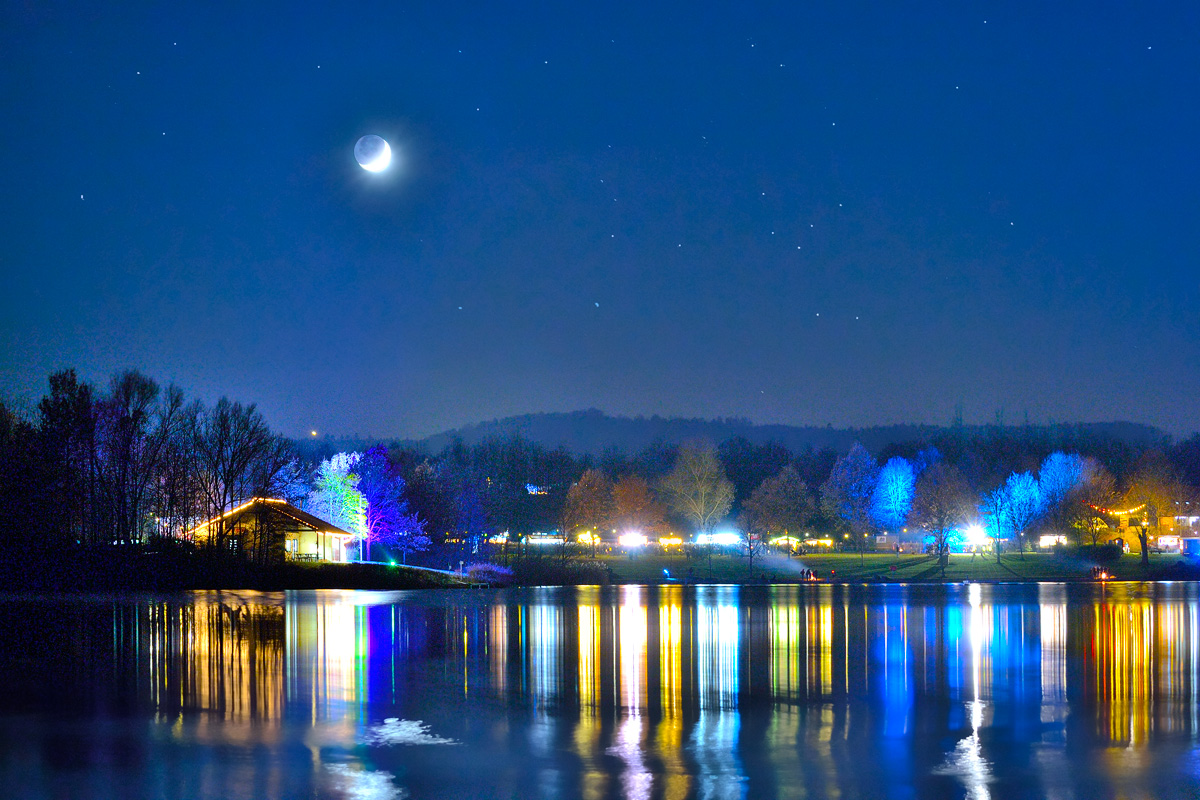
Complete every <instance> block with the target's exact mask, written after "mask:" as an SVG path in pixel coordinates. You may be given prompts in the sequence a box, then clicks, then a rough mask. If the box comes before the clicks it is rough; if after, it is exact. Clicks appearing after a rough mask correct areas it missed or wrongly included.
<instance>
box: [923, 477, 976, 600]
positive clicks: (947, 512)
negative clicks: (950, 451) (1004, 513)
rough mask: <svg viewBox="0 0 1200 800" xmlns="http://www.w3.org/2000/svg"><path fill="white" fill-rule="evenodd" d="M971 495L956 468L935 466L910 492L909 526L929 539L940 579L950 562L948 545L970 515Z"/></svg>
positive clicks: (972, 497) (968, 487)
mask: <svg viewBox="0 0 1200 800" xmlns="http://www.w3.org/2000/svg"><path fill="white" fill-rule="evenodd" d="M973 499H974V493H973V492H972V490H971V487H970V485H969V484H968V483H967V479H966V478H965V477H963V474H962V473H961V472H959V471H958V469H957V468H956V467H953V466H949V465H947V464H945V463H941V462H939V463H936V464H934V465H933V466H931V467H929V468H928V469H926V470H925V471H924V472H922V473H921V477H920V479H919V480H918V481H917V486H916V490H915V491H914V492H913V501H912V513H911V516H910V519H911V524H912V525H914V526H915V527H918V528H921V529H922V530H924V531H926V532H927V533H928V534H929V535H930V537H931V538H932V539H933V545H934V551H935V552H936V553H937V556H938V566H939V567H941V570H942V577H943V578H945V577H946V565H947V563H948V562H949V560H950V555H949V554H950V542H951V540H952V538H953V537H954V535H955V533H956V532H957V531H958V530H959V528H961V527H962V525H963V524H964V523H965V522H966V521H967V518H968V516H969V515H970V513H971V511H972V506H973Z"/></svg>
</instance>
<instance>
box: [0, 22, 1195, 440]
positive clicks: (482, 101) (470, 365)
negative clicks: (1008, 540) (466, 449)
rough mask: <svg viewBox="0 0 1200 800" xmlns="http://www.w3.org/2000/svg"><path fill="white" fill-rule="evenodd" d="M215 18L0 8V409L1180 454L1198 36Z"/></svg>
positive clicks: (1078, 28) (287, 428) (1174, 27)
mask: <svg viewBox="0 0 1200 800" xmlns="http://www.w3.org/2000/svg"><path fill="white" fill-rule="evenodd" d="M187 5H192V6H196V7H195V8H185V7H184V6H187ZM224 5H225V4H217V3H197V4H177V3H163V4H161V5H154V6H150V5H142V4H137V3H90V2H89V3H81V4H78V5H73V4H60V3H52V2H32V0H30V1H29V2H25V3H21V2H16V3H6V4H5V5H4V7H3V8H4V10H3V12H0V13H2V15H3V16H2V17H0V66H2V70H0V170H2V174H3V184H2V186H3V191H0V226H2V228H0V398H3V400H4V401H5V402H7V403H14V404H16V405H17V406H18V408H21V409H23V410H24V411H26V412H28V411H29V410H30V409H31V408H32V405H33V404H35V403H36V400H37V398H38V397H40V396H41V394H42V393H43V392H44V391H45V386H46V383H45V381H46V377H47V375H48V374H49V373H50V372H52V371H54V370H57V369H61V368H65V367H72V366H73V367H75V368H77V369H78V371H79V372H80V374H81V376H82V377H84V378H87V379H89V380H93V381H97V382H100V383H103V382H105V381H106V380H107V377H108V376H109V375H110V374H111V373H113V372H115V371H117V370H122V369H127V368H136V369H139V370H141V371H143V372H145V373H146V374H148V375H150V376H151V377H154V378H155V379H157V380H159V381H160V382H162V383H166V382H169V381H174V382H176V383H178V384H179V385H180V386H182V387H183V388H184V389H185V391H186V392H187V393H188V395H189V396H193V397H197V396H198V397H201V398H203V399H205V400H207V401H211V400H215V399H216V398H217V397H219V396H220V395H222V394H227V395H229V396H230V397H232V398H234V399H237V400H241V401H244V402H257V403H258V404H259V407H260V408H261V409H262V410H263V412H264V414H265V415H266V417H267V420H268V422H269V423H270V424H271V425H272V426H273V427H274V428H276V429H278V430H281V431H282V432H284V433H288V434H292V435H303V434H305V433H306V432H308V431H309V430H313V429H315V430H318V431H320V432H322V433H333V434H340V433H355V432H356V433H361V434H374V435H379V436H393V435H398V436H424V435H427V434H430V433H434V432H436V431H439V430H443V429H446V428H449V427H454V426H458V425H463V424H469V423H474V422H478V421H481V420H487V419H491V418H494V417H503V416H508V415H511V414H524V413H531V412H539V411H570V410H577V409H583V408H589V407H596V408H599V409H601V410H604V411H607V412H609V413H612V414H621V415H637V414H645V415H651V414H661V415H670V416H674V415H681V416H701V417H713V416H739V417H748V418H749V419H751V420H753V421H755V422H762V423H790V424H816V425H824V424H826V423H832V424H833V425H834V426H847V425H853V426H866V425H873V424H887V423H896V422H929V423H934V424H948V423H949V422H950V421H951V419H952V417H953V416H954V413H955V408H956V406H959V405H961V408H962V413H963V417H964V419H965V421H967V422H990V421H992V420H993V419H995V416H996V414H997V412H998V411H1001V410H1002V411H1003V414H1004V418H1005V420H1006V421H1008V422H1022V421H1024V419H1025V418H1026V415H1028V418H1029V419H1030V420H1031V421H1034V422H1047V421H1071V422H1073V421H1107V420H1115V419H1122V420H1131V421H1136V422H1145V423H1149V424H1152V425H1157V426H1160V427H1162V428H1163V429H1165V430H1167V431H1168V432H1171V433H1173V434H1176V435H1186V434H1190V433H1191V432H1192V431H1195V430H1197V429H1198V428H1200V414H1198V413H1197V412H1198V408H1200V399H1198V398H1200V368H1198V367H1200V268H1198V266H1200V265H1198V264H1197V260H1198V259H1197V252H1198V245H1197V233H1198V230H1200V159H1198V157H1197V148H1198V147H1200V6H1197V5H1196V4H1194V3H1182V2H1177V3H1159V4H1137V3H1127V4H1120V5H1117V4H1109V3H1097V2H1087V3H1083V2H1078V3H1052V4H1046V3H1033V2H1021V3H973V2H965V3H932V4H921V5H914V4H890V5H889V4H877V3H866V2H827V3H822V4H811V5H810V4H798V3H791V2H787V3H780V4H778V5H774V6H771V5H765V4H764V5H754V6H747V5H746V4H744V3H731V4H728V5H719V4H706V3H686V4H684V3H675V4H672V3H645V2H636V3H620V4H618V3H605V4H596V5H594V6H591V7H586V8H580V7H578V4H576V3H563V4H560V5H551V4H536V3H495V4H484V5H480V6H479V7H476V8H470V7H468V6H467V5H466V4H463V3H416V4H405V3H397V2H391V3H380V4H372V3H354V4H336V5H337V6H338V7H337V8H331V9H328V10H326V11H323V12H314V11H311V10H310V9H309V8H308V6H309V5H310V4H305V3H300V4H296V3H289V4H275V3H271V2H263V3H250V4H228V6H229V7H228V8H226V9H225V10H221V9H218V8H216V7H217V6H224ZM329 5H330V6H333V5H335V4H329ZM231 9H235V10H231ZM368 133H374V134H378V135H381V136H383V137H384V138H385V139H387V140H388V141H389V142H390V143H391V145H392V147H393V149H394V151H395V154H396V160H395V161H394V162H393V165H392V167H391V168H390V169H389V170H387V171H386V172H383V173H379V174H373V173H369V172H366V171H364V170H362V169H360V168H359V166H358V165H357V163H356V162H355V160H354V152H353V151H354V144H355V142H356V140H357V139H358V138H359V137H360V136H362V135H364V134H368Z"/></svg>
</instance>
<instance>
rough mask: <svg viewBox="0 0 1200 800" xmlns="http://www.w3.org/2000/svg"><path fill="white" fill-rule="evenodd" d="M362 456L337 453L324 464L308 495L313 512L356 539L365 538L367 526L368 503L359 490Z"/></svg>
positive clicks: (318, 470) (318, 471) (319, 469)
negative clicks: (356, 469)
mask: <svg viewBox="0 0 1200 800" xmlns="http://www.w3.org/2000/svg"><path fill="white" fill-rule="evenodd" d="M361 457H362V456H361V454H360V453H337V454H336V455H334V456H331V457H329V458H327V459H325V460H324V461H322V462H321V465H320V466H319V467H317V477H316V480H315V481H314V484H315V485H314V487H313V491H312V494H310V495H309V496H308V511H309V513H311V514H313V515H315V516H318V517H320V518H321V519H323V520H325V521H326V522H331V523H333V524H334V525H336V526H338V527H339V528H341V529H342V530H344V531H346V532H347V533H351V534H353V535H354V537H355V538H362V537H363V536H364V534H365V533H366V525H367V500H366V498H365V497H363V495H362V492H360V491H359V490H358V473H357V472H355V471H354V470H355V468H356V467H357V465H358V460H359V459H360V458H361Z"/></svg>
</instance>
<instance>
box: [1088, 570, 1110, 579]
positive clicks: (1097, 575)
mask: <svg viewBox="0 0 1200 800" xmlns="http://www.w3.org/2000/svg"><path fill="white" fill-rule="evenodd" d="M1091 575H1092V580H1094V581H1106V580H1108V571H1107V570H1105V569H1104V568H1103V567H1092V570H1091Z"/></svg>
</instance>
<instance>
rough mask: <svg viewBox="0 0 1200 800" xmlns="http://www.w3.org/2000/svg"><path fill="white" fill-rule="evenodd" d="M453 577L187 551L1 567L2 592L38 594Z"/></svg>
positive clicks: (74, 552) (105, 550)
mask: <svg viewBox="0 0 1200 800" xmlns="http://www.w3.org/2000/svg"><path fill="white" fill-rule="evenodd" d="M464 585H466V582H465V581H463V580H461V579H460V578H458V577H457V576H455V575H452V574H449V573H447V572H443V571H438V570H431V569H422V568H416V567H408V566H404V565H399V564H396V565H391V564H359V563H348V564H339V563H331V562H298V561H286V562H283V563H279V564H253V563H249V562H247V561H245V560H242V559H236V558H218V557H213V556H212V555H211V554H204V553H196V552H188V551H185V550H182V549H163V550H151V549H146V548H132V547H129V548H119V547H95V548H76V549H71V550H65V551H61V552H56V553H39V554H32V555H27V556H25V557H23V558H10V559H8V560H7V561H4V562H0V588H2V589H4V590H7V591H13V590H17V591H19V590H32V591H84V592H87V591H105V590H114V589H116V590H135V591H179V590H191V589H252V590H258V591H282V590H286V589H371V590H381V591H386V590H401V589H433V588H447V587H455V586H459V587H461V586H464Z"/></svg>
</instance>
